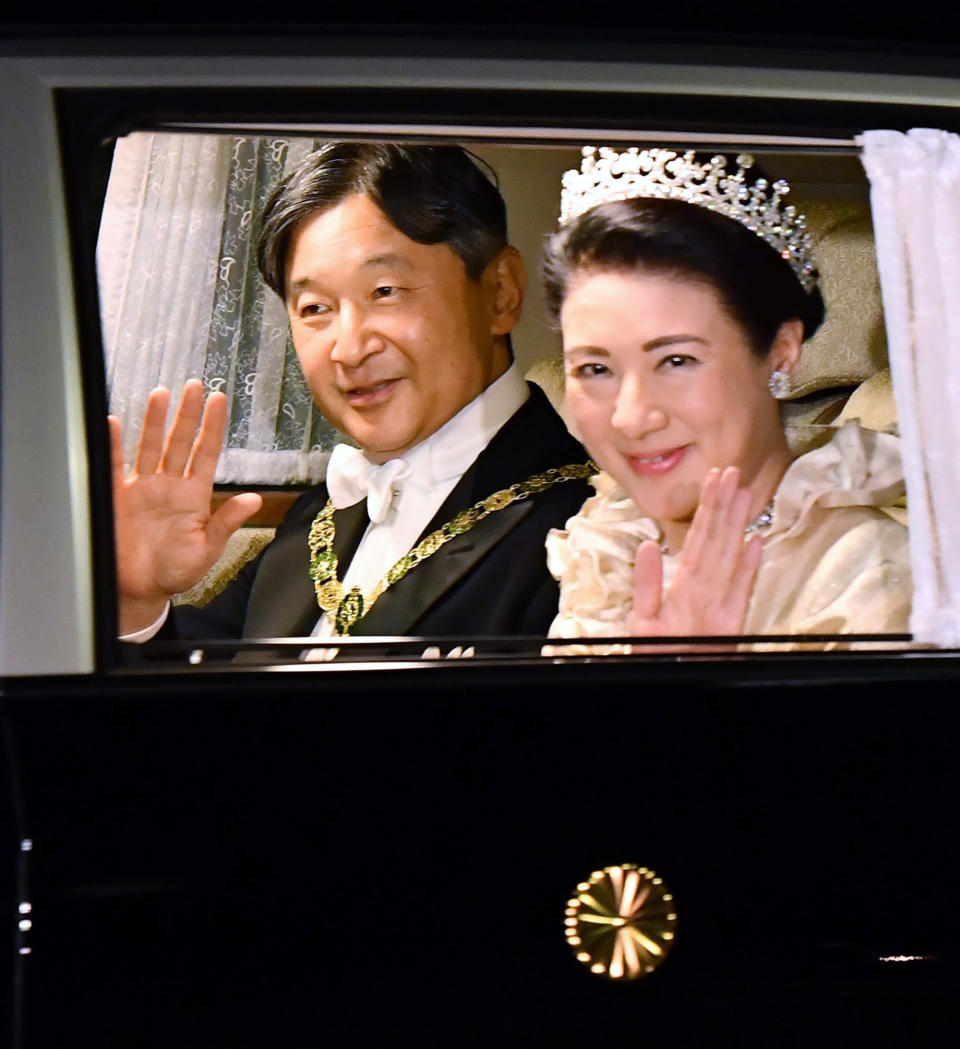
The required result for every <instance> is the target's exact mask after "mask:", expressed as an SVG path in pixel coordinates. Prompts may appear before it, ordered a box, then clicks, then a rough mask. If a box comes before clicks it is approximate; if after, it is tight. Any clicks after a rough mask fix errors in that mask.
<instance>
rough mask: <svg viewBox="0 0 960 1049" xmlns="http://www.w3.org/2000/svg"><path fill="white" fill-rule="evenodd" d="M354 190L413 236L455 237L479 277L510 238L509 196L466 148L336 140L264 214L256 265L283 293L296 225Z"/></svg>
mask: <svg viewBox="0 0 960 1049" xmlns="http://www.w3.org/2000/svg"><path fill="white" fill-rule="evenodd" d="M354 193H362V194H364V195H365V196H367V197H369V198H370V200H371V201H373V203H374V204H376V206H377V207H378V208H379V209H380V210H381V211H382V212H383V213H384V215H386V217H387V218H388V219H389V220H390V222H392V223H393V225H394V226H396V227H397V229H398V230H400V232H401V233H403V234H405V235H406V236H408V237H409V238H410V239H411V240H415V241H417V242H418V243H419V244H448V245H449V246H450V248H451V250H452V251H453V252H454V253H455V254H456V255H457V256H458V257H459V258H460V259H461V260H462V261H463V263H464V265H465V267H466V270H467V274H468V276H469V277H470V278H471V279H473V280H477V279H479V277H480V275H481V274H482V273H483V271H484V269H485V268H486V267H487V265H488V264H489V263H490V262H491V261H492V260H493V259H494V258H496V256H497V254H498V253H499V252H500V251H501V250H502V249H503V248H504V247H505V246H506V244H507V212H506V206H505V205H504V202H503V197H501V195H500V191H499V189H498V188H497V187H496V186H495V185H494V184H493V183H492V182H491V181H490V179H489V178H488V177H487V176H486V175H485V174H484V173H483V172H482V171H481V170H480V168H479V167H478V166H477V164H476V163H474V160H473V159H472V157H471V154H469V153H468V152H467V151H466V150H464V149H461V148H460V147H459V146H401V145H397V144H395V143H375V142H332V143H330V144H329V145H327V146H324V147H323V148H322V149H319V150H317V151H316V152H315V153H311V154H310V156H308V157H306V158H305V159H304V160H303V161H302V162H301V163H300V164H299V165H298V166H297V168H296V169H295V170H293V171H292V172H290V174H289V175H287V176H286V177H285V178H284V179H283V181H282V182H280V183H279V185H278V186H277V187H276V189H275V190H274V191H273V193H271V195H270V198H269V199H268V201H267V203H266V205H265V207H264V210H263V214H262V216H261V218H260V225H259V230H258V234H257V265H258V267H259V269H260V273H261V275H262V276H263V279H264V280H265V281H266V282H267V284H268V285H269V286H270V287H271V288H272V289H273V290H274V291H275V292H276V293H277V294H278V295H279V296H280V297H281V298H284V297H285V284H286V273H287V264H288V262H289V259H288V255H289V248H290V235H291V233H292V231H293V228H294V227H295V226H296V224H297V223H298V222H300V220H301V219H304V218H306V217H307V216H308V215H312V214H314V213H316V212H321V211H326V210H328V209H329V208H332V207H334V206H336V205H337V204H339V203H340V202H341V201H343V200H344V199H345V198H346V197H348V196H351V195H352V194H354Z"/></svg>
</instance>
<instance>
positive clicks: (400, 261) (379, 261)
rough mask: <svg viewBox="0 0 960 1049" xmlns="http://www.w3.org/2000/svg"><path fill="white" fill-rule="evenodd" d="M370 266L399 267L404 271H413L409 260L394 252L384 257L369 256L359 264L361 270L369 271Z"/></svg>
mask: <svg viewBox="0 0 960 1049" xmlns="http://www.w3.org/2000/svg"><path fill="white" fill-rule="evenodd" d="M371 266H400V267H401V268H402V269H405V270H412V269H413V265H412V263H411V262H410V260H409V259H407V258H406V257H404V256H403V255H401V254H399V253H398V252H395V251H389V252H387V253H386V254H385V255H371V256H370V258H368V259H364V260H363V262H361V263H360V268H361V269H369V268H370V267H371Z"/></svg>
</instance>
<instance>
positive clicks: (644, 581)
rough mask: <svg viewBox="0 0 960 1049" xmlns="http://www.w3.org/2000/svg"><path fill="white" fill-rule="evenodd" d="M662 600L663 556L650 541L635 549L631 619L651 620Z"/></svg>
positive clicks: (657, 612) (657, 547)
mask: <svg viewBox="0 0 960 1049" xmlns="http://www.w3.org/2000/svg"><path fill="white" fill-rule="evenodd" d="M662 599H663V555H662V554H661V552H660V547H659V546H657V544H656V543H655V542H653V540H652V539H647V540H645V541H644V542H642V543H641V544H640V546H639V547H638V548H637V557H636V561H635V562H634V566H633V619H634V620H640V619H653V618H654V617H655V616H657V615H658V614H659V612H660V603H661V601H662Z"/></svg>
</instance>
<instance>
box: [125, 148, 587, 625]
mask: <svg viewBox="0 0 960 1049" xmlns="http://www.w3.org/2000/svg"><path fill="white" fill-rule="evenodd" d="M257 259H258V264H259V266H260V271H261V273H262V275H263V277H264V279H265V280H266V282H267V284H269V286H270V287H271V288H272V289H273V290H274V291H275V292H276V293H277V294H278V295H280V296H281V298H282V299H283V300H284V302H285V304H286V307H287V312H288V316H289V320H290V326H291V331H292V335H293V342H294V347H295V349H296V352H297V357H298V359H299V361H300V364H301V366H302V368H303V371H304V374H305V376H306V379H307V382H308V384H309V386H310V389H311V392H312V394H313V397H314V399H315V400H316V402H317V404H318V406H319V408H320V410H321V411H322V412H323V414H324V415H325V416H326V418H327V419H328V420H329V421H330V422H331V423H332V424H333V425H334V426H335V427H336V428H337V429H338V430H340V431H341V432H342V433H344V434H346V435H347V436H348V437H350V438H351V439H352V440H353V441H354V442H355V443H356V445H357V446H358V449H359V450H357V449H353V448H351V447H349V446H347V445H340V446H337V448H336V449H334V452H333V454H332V456H331V461H330V466H329V469H328V475H327V482H326V483H325V484H323V485H320V486H318V487H317V488H315V489H313V490H312V491H310V492H308V493H306V494H305V495H304V496H303V497H301V498H300V499H299V500H298V501H297V503H296V504H295V505H294V506H293V507H292V509H291V510H290V512H289V513H288V515H287V517H286V519H285V520H284V522H283V524H282V525H281V526H280V528H279V529H278V530H277V534H276V537H275V539H274V541H273V542H272V543H271V544H270V545H269V546H268V547H267V549H266V550H265V551H264V553H263V554H262V555H261V556H260V557H259V558H258V559H257V560H256V561H254V562H251V564H249V565H247V566H246V567H245V568H244V569H243V570H242V571H241V573H240V575H239V576H238V577H237V579H236V580H234V581H233V583H231V584H230V585H229V586H228V587H227V589H226V590H225V591H224V592H223V593H222V594H221V595H219V596H218V597H217V598H215V599H214V600H213V601H212V602H210V603H209V604H208V605H206V606H205V607H204V608H202V609H197V610H193V609H186V608H178V609H177V610H176V612H175V614H173V615H169V612H168V610H169V599H170V597H171V596H172V595H173V594H175V593H178V592H181V591H183V590H185V589H187V588H188V587H190V586H191V585H193V584H194V583H195V582H196V581H198V580H199V579H200V578H202V576H203V574H204V573H205V572H206V571H207V569H208V568H209V567H210V566H211V565H212V563H213V562H214V561H215V560H216V558H217V557H218V556H219V554H220V552H221V551H222V549H223V547H224V544H225V543H226V540H227V538H228V536H229V535H230V533H231V532H232V531H234V530H235V529H236V528H238V527H239V526H240V525H241V524H242V523H243V522H244V521H245V520H247V519H248V518H249V517H250V516H251V515H252V514H253V513H255V512H256V510H257V508H258V507H259V503H260V500H259V496H257V495H255V494H253V493H246V494H244V495H239V496H235V497H233V498H232V499H231V500H229V501H228V502H227V503H225V504H224V505H223V506H222V507H221V508H220V509H219V510H218V511H217V512H216V513H215V514H213V515H212V516H211V515H210V496H211V490H212V483H213V472H214V467H215V464H216V460H217V456H218V455H219V450H220V443H221V440H222V433H223V426H224V419H225V413H226V405H225V401H224V399H223V397H222V395H217V394H214V395H211V396H210V397H209V398H208V399H207V402H206V406H205V407H203V409H202V412H201V407H202V399H203V391H202V387H201V384H200V383H199V382H196V381H194V382H191V383H188V384H187V386H186V387H185V390H184V393H183V397H182V399H181V403H180V406H179V409H178V412H177V415H176V417H175V419H174V422H173V424H172V426H171V428H170V431H169V433H168V434H167V435H166V436H164V433H163V428H164V419H165V416H166V410H167V405H168V400H169V395H168V394H167V393H166V391H162V390H158V391H154V393H153V394H152V395H151V398H150V401H149V403H148V407H147V412H146V416H145V419H144V427H143V431H142V435H141V440H140V445H139V448H138V452H137V458H136V462H135V464H134V470H133V473H132V474H131V475H130V476H128V477H124V475H123V463H122V455H121V452H120V440H119V437H120V434H119V424H118V423H117V422H116V420H111V427H112V431H113V440H114V476H115V485H114V488H115V508H116V518H117V521H116V532H117V565H118V590H119V595H120V627H121V633H122V634H123V635H125V636H126V638H127V639H128V640H146V639H147V638H149V637H152V636H154V635H155V634H156V633H157V631H158V630H160V629H161V628H162V629H163V631H164V636H179V637H228V638H229V637H248V638H249V637H281V636H290V637H302V636H306V635H309V634H311V633H314V632H315V633H317V634H318V635H320V636H327V635H330V634H333V633H337V634H340V635H345V634H348V633H349V634H355V635H356V634H366V635H398V634H412V635H417V636H425V635H437V636H443V635H447V636H450V635H456V636H460V637H469V636H478V635H484V634H490V635H493V634H516V633H520V634H525V633H530V634H543V633H545V632H546V630H547V627H548V625H549V623H550V621H551V619H552V618H553V616H554V615H555V613H556V609H557V587H556V584H555V582H554V580H553V579H552V578H551V577H550V575H549V573H548V571H547V568H546V561H545V555H544V550H543V542H544V538H545V536H546V534H547V532H548V530H549V529H550V528H551V527H554V526H557V527H562V526H563V524H564V522H565V521H566V519H567V518H568V517H569V516H570V515H571V514H573V513H574V512H575V511H576V510H577V509H578V508H579V507H580V505H581V503H582V502H583V500H584V499H585V498H586V497H587V496H588V495H589V494H590V489H589V488H588V486H587V484H586V481H585V478H586V476H587V475H588V473H589V469H588V468H587V466H586V456H585V453H584V451H583V449H582V448H581V447H580V445H579V444H577V443H576V442H575V441H574V440H573V439H572V438H571V437H570V436H569V435H568V433H567V432H566V429H565V427H564V424H563V422H562V421H561V420H560V418H559V416H557V414H556V413H555V412H554V411H553V409H552V408H551V406H550V405H549V403H548V402H547V400H546V398H545V397H544V395H543V394H542V392H541V391H539V390H538V389H537V388H536V387H533V386H530V385H529V384H526V383H524V382H523V380H522V379H521V377H520V376H519V374H518V371H517V369H516V366H515V365H514V364H513V361H512V352H511V347H510V341H509V334H510V331H511V329H512V328H513V326H514V325H515V323H516V321H517V319H518V317H519V315H520V308H521V303H522V299H523V292H524V287H525V280H526V278H525V274H524V269H523V263H522V260H521V259H520V256H519V254H518V252H517V251H516V249H515V248H513V247H511V246H510V245H509V244H508V243H507V237H506V216H505V208H504V203H503V199H502V198H501V196H500V194H499V192H498V191H497V189H496V188H495V187H494V186H493V184H492V183H491V182H490V181H489V179H488V178H487V177H486V176H485V175H484V174H483V173H482V172H481V171H480V169H479V168H478V167H477V166H476V165H475V164H474V162H473V161H472V160H471V158H470V156H469V155H468V154H467V153H465V152H464V151H463V150H461V149H459V148H457V147H453V146H409V147H405V146H400V145H384V144H372V143H334V144H331V145H328V146H326V147H324V148H323V149H322V150H320V151H319V152H317V153H315V154H312V155H311V156H310V157H308V158H307V160H305V161H304V162H303V163H302V164H301V165H300V166H299V167H298V168H297V169H296V170H295V171H293V172H292V173H291V174H290V175H289V176H288V177H287V178H286V179H284V181H283V182H282V183H281V184H280V186H279V187H278V188H277V189H276V190H275V191H274V193H273V194H272V196H271V198H270V200H269V201H268V203H267V205H266V208H265V210H264V215H263V217H262V221H261V226H260V234H259V238H258V244H257ZM198 423H199V432H197V426H198ZM195 434H196V436H195ZM558 471H559V472H558ZM368 493H369V495H368ZM365 497H366V498H365ZM328 500H329V502H328ZM477 504H481V505H480V506H479V507H477ZM472 507H477V509H475V510H472V511H471V509H470V508H472Z"/></svg>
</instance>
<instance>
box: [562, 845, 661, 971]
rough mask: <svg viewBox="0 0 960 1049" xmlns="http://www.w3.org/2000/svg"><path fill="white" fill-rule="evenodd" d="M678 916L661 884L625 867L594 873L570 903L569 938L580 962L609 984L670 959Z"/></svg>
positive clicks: (651, 874) (648, 874) (643, 869)
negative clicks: (605, 978) (605, 979)
mask: <svg viewBox="0 0 960 1049" xmlns="http://www.w3.org/2000/svg"><path fill="white" fill-rule="evenodd" d="M676 922H677V915H676V911H675V910H674V903H673V896H672V895H671V894H670V893H669V892H668V891H667V889H666V886H665V885H664V884H663V879H662V878H660V877H658V876H657V874H656V873H655V872H654V871H652V870H650V869H649V868H647V867H638V866H637V865H636V864H635V863H622V864H619V865H618V866H615V867H604V868H603V870H597V871H594V872H593V873H592V874H591V875H590V877H589V878H588V879H587V880H586V881H582V882H580V884H579V885H578V886H577V888H576V891H575V894H574V895H573V896H571V898H570V899H569V900H567V909H566V919H565V922H564V924H565V926H566V936H567V943H569V944H570V946H571V948H573V951H574V953H575V954H576V956H577V960H578V961H580V962H582V963H583V964H584V965H586V966H588V967H589V969H590V972H592V973H595V974H596V975H597V976H604V977H607V978H608V979H611V980H634V979H636V978H637V977H639V976H646V975H647V973H651V972H653V970H654V969H656V968H657V966H658V965H660V964H661V963H662V962H663V961H664V960H665V959H666V957H667V955H668V954H669V953H670V950H671V948H672V947H673V942H674V935H675V931H676Z"/></svg>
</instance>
